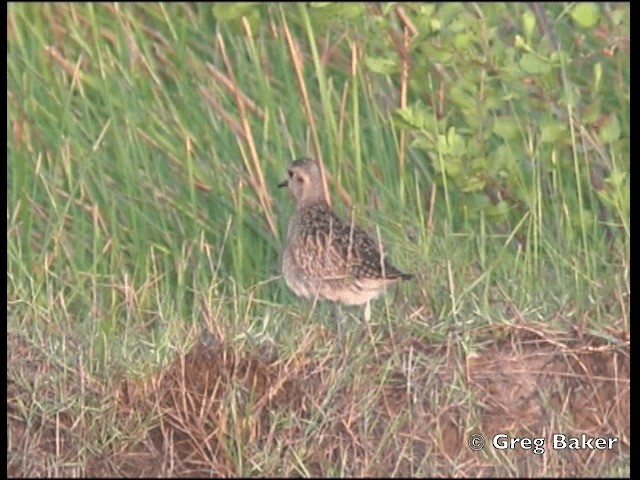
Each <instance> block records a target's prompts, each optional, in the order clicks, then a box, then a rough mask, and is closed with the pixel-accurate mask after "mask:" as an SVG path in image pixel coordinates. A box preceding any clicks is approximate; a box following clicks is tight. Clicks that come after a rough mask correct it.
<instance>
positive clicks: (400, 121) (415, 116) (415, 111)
mask: <svg viewBox="0 0 640 480" xmlns="http://www.w3.org/2000/svg"><path fill="white" fill-rule="evenodd" d="M426 115H427V112H426V111H425V110H424V108H420V107H416V106H413V107H406V108H399V109H397V110H396V111H395V112H393V120H394V122H396V125H397V126H399V127H400V128H409V129H419V130H421V129H423V128H424V127H425V125H426V120H425V116H426Z"/></svg>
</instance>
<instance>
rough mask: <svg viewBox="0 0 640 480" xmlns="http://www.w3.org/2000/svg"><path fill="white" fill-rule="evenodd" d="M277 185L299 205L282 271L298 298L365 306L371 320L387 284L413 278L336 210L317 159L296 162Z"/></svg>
mask: <svg viewBox="0 0 640 480" xmlns="http://www.w3.org/2000/svg"><path fill="white" fill-rule="evenodd" d="M278 186H279V187H288V189H289V191H290V192H291V194H292V195H293V198H294V199H295V202H296V207H295V211H294V213H293V215H292V216H291V219H290V220H289V226H288V228H287V236H286V239H285V244H284V250H283V252H282V273H283V275H284V279H285V282H286V284H287V286H288V287H289V288H290V289H291V290H292V291H293V292H294V293H295V294H296V295H298V296H300V297H304V298H310V299H326V300H329V301H330V302H334V303H337V304H345V305H363V304H366V308H365V312H364V314H365V315H364V316H365V319H366V320H367V321H368V320H369V319H370V317H371V308H370V304H369V302H370V301H371V300H373V299H374V298H376V297H377V296H378V295H380V294H381V293H382V292H383V291H384V289H385V287H387V286H388V285H391V284H394V283H397V282H400V281H401V280H409V279H411V278H413V275H410V274H407V273H403V272H401V271H400V270H398V269H397V268H396V267H394V266H393V265H391V264H390V263H389V262H388V261H387V260H386V259H385V258H384V255H383V254H382V253H381V250H382V248H381V246H379V243H378V242H376V241H375V240H373V239H372V238H371V237H370V236H369V235H368V234H367V233H366V232H365V231H364V230H362V229H361V228H359V227H357V226H355V225H354V223H353V220H352V221H350V222H345V221H343V220H341V219H340V218H339V217H338V216H337V215H336V214H335V213H334V212H333V210H331V207H330V206H329V205H328V203H327V201H326V200H325V197H324V190H323V183H322V174H321V171H320V165H319V164H318V163H317V162H316V161H315V160H312V159H301V160H296V161H294V162H293V163H291V165H289V168H288V170H287V178H286V179H285V180H284V181H283V182H282V183H280V184H279V185H278Z"/></svg>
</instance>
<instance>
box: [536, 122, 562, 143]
mask: <svg viewBox="0 0 640 480" xmlns="http://www.w3.org/2000/svg"><path fill="white" fill-rule="evenodd" d="M566 133H567V125H566V124H564V123H562V122H554V121H549V122H547V123H543V124H542V125H541V126H540V143H554V142H557V141H558V140H560V139H561V138H562V137H564V136H566Z"/></svg>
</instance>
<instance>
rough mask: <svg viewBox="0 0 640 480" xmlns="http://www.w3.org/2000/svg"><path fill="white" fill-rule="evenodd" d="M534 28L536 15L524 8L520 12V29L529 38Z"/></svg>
mask: <svg viewBox="0 0 640 480" xmlns="http://www.w3.org/2000/svg"><path fill="white" fill-rule="evenodd" d="M535 28H536V16H535V15H534V14H533V12H532V11H531V10H528V9H527V10H525V11H524V13H523V14H522V30H523V31H524V36H525V37H526V38H531V35H532V34H533V32H534V30H535Z"/></svg>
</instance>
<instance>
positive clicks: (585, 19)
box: [569, 2, 600, 28]
mask: <svg viewBox="0 0 640 480" xmlns="http://www.w3.org/2000/svg"><path fill="white" fill-rule="evenodd" d="M569 14H570V15H571V18H572V19H573V21H574V22H576V23H577V24H578V25H580V26H581V27H584V28H591V27H593V26H594V25H595V24H596V23H598V20H599V19H600V7H599V5H598V4H597V3H594V2H585V3H577V4H576V5H575V6H574V7H573V8H572V9H571V12H570V13H569Z"/></svg>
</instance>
